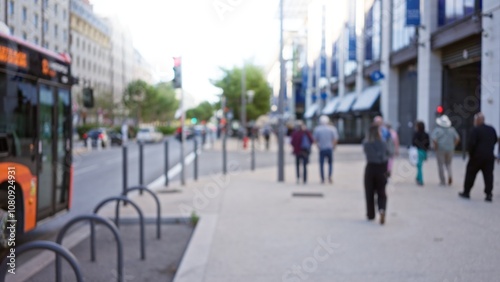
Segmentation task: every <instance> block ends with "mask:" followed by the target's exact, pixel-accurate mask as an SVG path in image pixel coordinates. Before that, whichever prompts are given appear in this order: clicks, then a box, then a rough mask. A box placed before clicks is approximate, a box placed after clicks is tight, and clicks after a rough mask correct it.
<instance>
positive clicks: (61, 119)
mask: <svg viewBox="0 0 500 282" xmlns="http://www.w3.org/2000/svg"><path fill="white" fill-rule="evenodd" d="M70 95H71V92H70V91H69V89H65V88H59V89H57V122H56V123H57V128H56V130H57V137H56V138H55V139H54V142H55V140H57V174H56V194H55V196H56V199H55V201H56V212H57V211H60V210H63V209H67V208H69V206H68V205H69V203H68V201H69V191H68V190H69V189H70V186H71V183H70V181H71V179H70V173H71V172H70V170H71V158H72V152H71V139H72V131H71V128H72V126H71V124H72V111H71V96H70Z"/></svg>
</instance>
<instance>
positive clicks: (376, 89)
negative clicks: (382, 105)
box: [352, 85, 380, 112]
mask: <svg viewBox="0 0 500 282" xmlns="http://www.w3.org/2000/svg"><path fill="white" fill-rule="evenodd" d="M379 96H380V86H378V85H375V86H371V87H368V88H366V89H365V90H363V93H361V95H359V97H358V99H356V102H355V103H354V105H353V106H352V111H357V112H359V111H366V110H369V109H371V108H372V107H373V104H375V102H376V101H377V99H378V97H379Z"/></svg>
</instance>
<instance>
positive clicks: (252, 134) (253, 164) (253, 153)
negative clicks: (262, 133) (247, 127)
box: [251, 128, 255, 170]
mask: <svg viewBox="0 0 500 282" xmlns="http://www.w3.org/2000/svg"><path fill="white" fill-rule="evenodd" d="M251 138H252V162H251V170H255V132H254V129H253V128H252V133H251Z"/></svg>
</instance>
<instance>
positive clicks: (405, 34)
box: [392, 0, 417, 51]
mask: <svg viewBox="0 0 500 282" xmlns="http://www.w3.org/2000/svg"><path fill="white" fill-rule="evenodd" d="M393 9H394V10H393V11H392V12H393V14H392V15H393V16H392V51H398V50H401V49H403V48H405V47H407V46H410V45H411V44H414V43H416V40H417V33H416V28H415V27H414V26H406V0H394V2H393Z"/></svg>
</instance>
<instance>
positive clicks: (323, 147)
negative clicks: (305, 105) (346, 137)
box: [313, 115, 339, 184]
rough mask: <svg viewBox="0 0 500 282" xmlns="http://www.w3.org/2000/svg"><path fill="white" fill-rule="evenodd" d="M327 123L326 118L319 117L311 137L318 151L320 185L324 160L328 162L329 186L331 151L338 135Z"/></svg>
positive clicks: (331, 168)
mask: <svg viewBox="0 0 500 282" xmlns="http://www.w3.org/2000/svg"><path fill="white" fill-rule="evenodd" d="M329 123H330V119H329V118H328V117H327V116H325V115H323V116H321V117H320V118H319V125H318V126H317V127H316V128H315V129H314V133H313V137H314V142H315V143H316V145H317V146H318V150H319V171H320V176H321V183H325V174H324V171H323V166H324V164H325V159H326V160H327V162H328V182H330V184H331V183H333V180H332V173H333V150H334V149H335V146H336V145H337V142H338V139H339V137H338V136H339V135H338V133H337V129H336V128H335V127H334V126H332V125H330V124H329Z"/></svg>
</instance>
